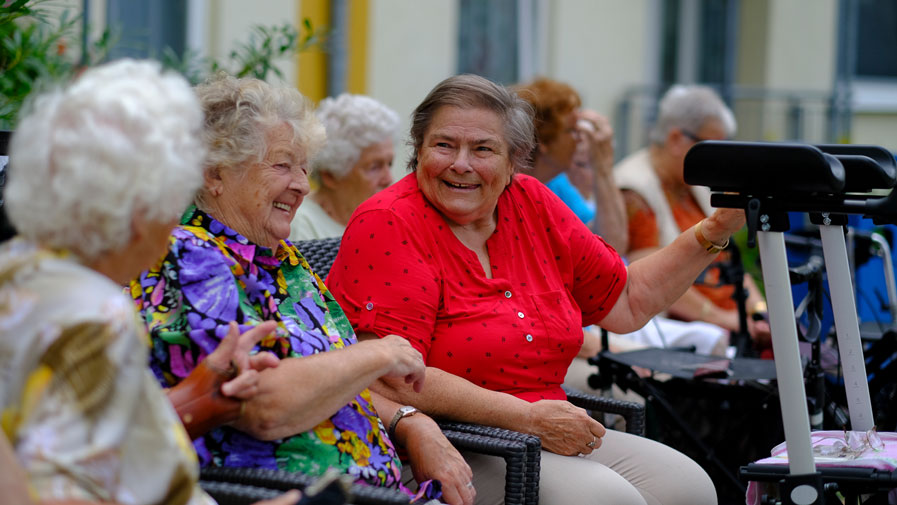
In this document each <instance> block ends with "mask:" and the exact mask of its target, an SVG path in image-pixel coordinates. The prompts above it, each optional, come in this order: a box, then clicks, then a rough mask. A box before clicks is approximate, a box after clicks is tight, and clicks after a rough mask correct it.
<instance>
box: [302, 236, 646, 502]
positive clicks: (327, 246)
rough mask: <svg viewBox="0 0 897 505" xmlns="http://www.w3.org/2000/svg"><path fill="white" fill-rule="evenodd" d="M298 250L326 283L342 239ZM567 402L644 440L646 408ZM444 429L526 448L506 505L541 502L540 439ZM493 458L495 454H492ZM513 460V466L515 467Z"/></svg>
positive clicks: (580, 399)
mask: <svg viewBox="0 0 897 505" xmlns="http://www.w3.org/2000/svg"><path fill="white" fill-rule="evenodd" d="M295 245H296V247H297V248H298V249H299V251H300V252H301V253H302V255H303V256H304V257H305V259H306V261H308V264H309V265H310V266H311V268H312V270H314V271H315V272H317V274H318V275H319V276H321V278H322V279H325V278H326V277H327V275H328V274H329V273H330V267H331V266H332V265H333V260H334V259H336V255H337V253H338V252H339V246H340V237H330V238H324V239H314V240H302V241H298V242H296V244H295ZM567 399H568V400H569V401H570V403H572V404H574V405H576V406H579V407H582V408H584V409H586V410H588V411H590V412H592V413H593V414H599V413H603V414H616V415H619V416H622V417H623V419H624V420H625V422H626V432H627V433H632V434H634V435H639V436H642V435H644V433H645V407H644V406H642V405H639V404H637V403H632V402H626V401H620V400H614V399H612V398H605V397H600V396H593V395H589V394H586V393H582V392H578V391H570V390H568V391H567ZM440 426H441V427H442V429H443V432H444V433H445V434H446V436H447V438H449V440H450V441H451V442H452V443H453V444H455V445H456V446H458V447H461V448H467V447H462V446H461V445H459V443H460V441H457V443H456V440H452V437H453V436H458V435H460V434H471V435H481V436H484V437H491V438H496V439H499V440H504V441H518V442H520V443H522V444H523V445H524V447H525V458H524V464H523V475H522V476H521V475H519V474H517V473H516V472H517V471H518V470H516V466H515V465H516V464H517V460H516V459H513V458H508V457H506V458H505V461H507V462H508V467H507V470H506V476H507V480H506V482H505V491H506V496H505V503H506V504H510V503H525V504H537V503H538V502H539V464H540V458H541V449H542V444H541V442H540V441H539V438H538V437H535V436H532V435H528V434H525V433H518V432H514V431H508V430H503V429H501V428H495V427H491V426H480V425H474V424H466V423H452V422H440ZM489 454H492V453H489ZM512 459H513V465H512ZM521 481H522V482H523V485H524V488H525V489H524V497H523V501H521V502H518V501H515V500H516V497H517V485H518V483H519V482H521Z"/></svg>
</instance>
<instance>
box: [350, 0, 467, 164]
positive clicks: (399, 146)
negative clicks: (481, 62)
mask: <svg viewBox="0 0 897 505" xmlns="http://www.w3.org/2000/svg"><path fill="white" fill-rule="evenodd" d="M368 10H369V16H370V17H369V21H368V22H369V25H368V36H369V43H368V67H367V83H368V84H367V94H368V95H370V96H372V97H374V98H376V99H377V100H380V101H381V102H383V103H385V104H386V105H388V106H389V107H392V108H393V109H395V111H396V112H398V114H399V117H401V118H402V125H401V127H400V130H399V131H400V132H401V134H400V138H399V140H398V141H397V143H396V158H395V160H396V161H395V163H394V164H393V174H394V175H395V176H396V178H398V177H401V176H402V175H404V174H405V173H407V172H406V170H405V164H406V163H407V161H408V156H409V153H410V149H408V147H407V146H406V145H405V141H406V140H407V134H408V126H409V116H410V115H411V112H412V111H413V110H414V108H415V107H416V106H417V104H419V103H420V102H421V101H422V100H423V99H424V97H425V96H426V95H427V93H428V92H429V91H430V89H432V88H433V86H435V85H436V84H437V83H439V81H441V80H443V79H445V78H446V77H449V76H451V75H454V74H455V72H456V70H457V69H456V66H457V61H456V60H457V50H458V44H457V37H458V2H457V1H456V0H372V1H371V4H370V6H369V9H368Z"/></svg>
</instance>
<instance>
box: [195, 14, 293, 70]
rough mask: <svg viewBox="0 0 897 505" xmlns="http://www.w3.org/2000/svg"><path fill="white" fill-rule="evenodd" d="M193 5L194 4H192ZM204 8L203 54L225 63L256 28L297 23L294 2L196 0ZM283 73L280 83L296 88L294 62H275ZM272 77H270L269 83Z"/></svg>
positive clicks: (287, 60) (284, 60)
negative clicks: (204, 32) (257, 26)
mask: <svg viewBox="0 0 897 505" xmlns="http://www.w3.org/2000/svg"><path fill="white" fill-rule="evenodd" d="M191 1H194V2H196V1H197V0H191ZM198 1H199V2H200V3H203V4H205V5H206V8H205V14H206V19H207V24H206V25H205V29H206V34H205V37H204V39H205V44H206V45H205V49H206V51H207V52H206V54H207V55H208V56H210V57H212V58H215V59H217V60H218V61H222V62H223V61H227V57H228V55H229V54H230V52H231V51H232V50H233V49H234V48H236V47H237V46H238V44H240V43H242V42H246V41H248V40H249V34H250V32H251V29H252V27H253V26H255V25H264V26H271V25H280V24H283V23H284V22H290V23H297V24H298V21H299V19H300V18H299V2H298V1H297V0H264V1H249V2H247V1H245V0H198ZM276 65H277V67H278V68H279V69H280V70H281V72H282V73H283V76H284V79H283V81H284V82H286V83H288V84H291V85H295V84H296V61H295V59H292V58H285V59H283V60H278V61H277V62H276ZM273 78H274V76H272V79H273Z"/></svg>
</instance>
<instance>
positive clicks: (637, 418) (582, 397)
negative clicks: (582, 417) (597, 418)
mask: <svg viewBox="0 0 897 505" xmlns="http://www.w3.org/2000/svg"><path fill="white" fill-rule="evenodd" d="M566 392H567V400H568V401H569V402H570V403H572V404H573V405H576V406H577V407H582V408H584V409H586V410H591V411H595V412H603V413H605V414H617V415H620V416H622V417H623V419H625V420H626V432H627V433H632V434H633V435H639V436H644V435H645V406H644V405H639V404H638V403H634V402H627V401H623V400H615V399H613V398H606V397H603V396H595V395H590V394H587V393H583V392H581V391H573V390H570V389H567V390H566Z"/></svg>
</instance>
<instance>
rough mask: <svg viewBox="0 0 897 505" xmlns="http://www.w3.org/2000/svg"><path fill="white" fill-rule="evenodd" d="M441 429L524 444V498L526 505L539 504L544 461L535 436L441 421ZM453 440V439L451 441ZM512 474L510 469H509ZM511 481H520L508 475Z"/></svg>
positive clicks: (478, 425)
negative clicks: (540, 478) (541, 472)
mask: <svg viewBox="0 0 897 505" xmlns="http://www.w3.org/2000/svg"><path fill="white" fill-rule="evenodd" d="M439 427H440V428H442V430H443V432H449V433H453V432H455V433H469V434H473V435H480V436H485V437H490V438H495V439H503V440H509V441H514V442H518V443H523V444H524V445H525V447H526V457H525V463H524V498H523V503H525V504H536V503H538V502H539V473H540V471H541V461H542V441H541V440H539V437H537V436H535V435H530V434H528V433H521V432H519V431H512V430H506V429H503V428H496V427H494V426H485V425H482V424H469V423H458V422H452V421H444V420H443V421H439ZM449 440H451V438H450V439H449ZM509 472H510V469H509ZM507 476H508V479H509V480H514V481H516V479H518V477H517V476H514V475H512V474H511V473H507Z"/></svg>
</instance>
